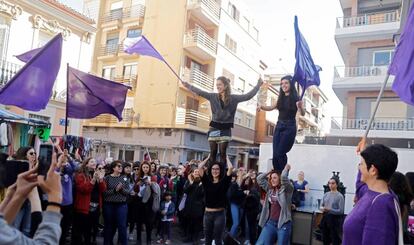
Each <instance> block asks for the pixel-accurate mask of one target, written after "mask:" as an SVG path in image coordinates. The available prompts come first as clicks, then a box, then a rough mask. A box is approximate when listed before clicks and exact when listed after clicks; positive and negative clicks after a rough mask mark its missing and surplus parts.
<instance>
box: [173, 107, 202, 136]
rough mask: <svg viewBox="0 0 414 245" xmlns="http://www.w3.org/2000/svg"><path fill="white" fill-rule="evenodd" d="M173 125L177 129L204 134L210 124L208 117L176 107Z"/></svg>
mask: <svg viewBox="0 0 414 245" xmlns="http://www.w3.org/2000/svg"><path fill="white" fill-rule="evenodd" d="M175 123H176V125H177V127H180V126H181V127H184V128H192V129H195V130H197V131H201V132H206V131H207V129H208V127H209V124H210V116H209V115H207V114H204V113H201V112H198V111H195V110H189V109H185V108H181V107H177V112H176V117H175Z"/></svg>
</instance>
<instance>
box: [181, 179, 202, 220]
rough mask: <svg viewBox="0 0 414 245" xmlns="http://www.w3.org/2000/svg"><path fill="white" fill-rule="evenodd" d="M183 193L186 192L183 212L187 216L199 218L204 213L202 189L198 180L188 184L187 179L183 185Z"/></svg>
mask: <svg viewBox="0 0 414 245" xmlns="http://www.w3.org/2000/svg"><path fill="white" fill-rule="evenodd" d="M184 193H185V194H187V199H186V200H185V207H184V210H183V213H184V215H185V216H187V217H189V218H200V217H203V215H204V208H205V202H204V189H203V185H202V184H201V181H200V182H193V184H190V182H189V181H187V182H186V183H185V185H184Z"/></svg>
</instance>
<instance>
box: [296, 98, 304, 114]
mask: <svg viewBox="0 0 414 245" xmlns="http://www.w3.org/2000/svg"><path fill="white" fill-rule="evenodd" d="M296 107H297V108H298V111H299V113H300V115H301V116H304V115H305V108H303V101H302V100H299V101H297V102H296Z"/></svg>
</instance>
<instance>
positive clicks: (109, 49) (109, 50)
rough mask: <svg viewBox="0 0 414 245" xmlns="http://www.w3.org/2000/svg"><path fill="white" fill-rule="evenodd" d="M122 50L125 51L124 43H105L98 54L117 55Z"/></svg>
mask: <svg viewBox="0 0 414 245" xmlns="http://www.w3.org/2000/svg"><path fill="white" fill-rule="evenodd" d="M122 52H124V45H122V44H113V45H103V46H102V47H100V49H99V50H98V56H107V55H116V54H118V53H122Z"/></svg>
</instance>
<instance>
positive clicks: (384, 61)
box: [373, 50, 394, 66]
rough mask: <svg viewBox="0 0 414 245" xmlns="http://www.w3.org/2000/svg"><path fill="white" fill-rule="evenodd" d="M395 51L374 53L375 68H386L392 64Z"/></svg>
mask: <svg viewBox="0 0 414 245" xmlns="http://www.w3.org/2000/svg"><path fill="white" fill-rule="evenodd" d="M393 57H394V50H383V51H376V52H374V62H373V63H374V66H386V65H389V64H390V63H391V60H392V58H393Z"/></svg>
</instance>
